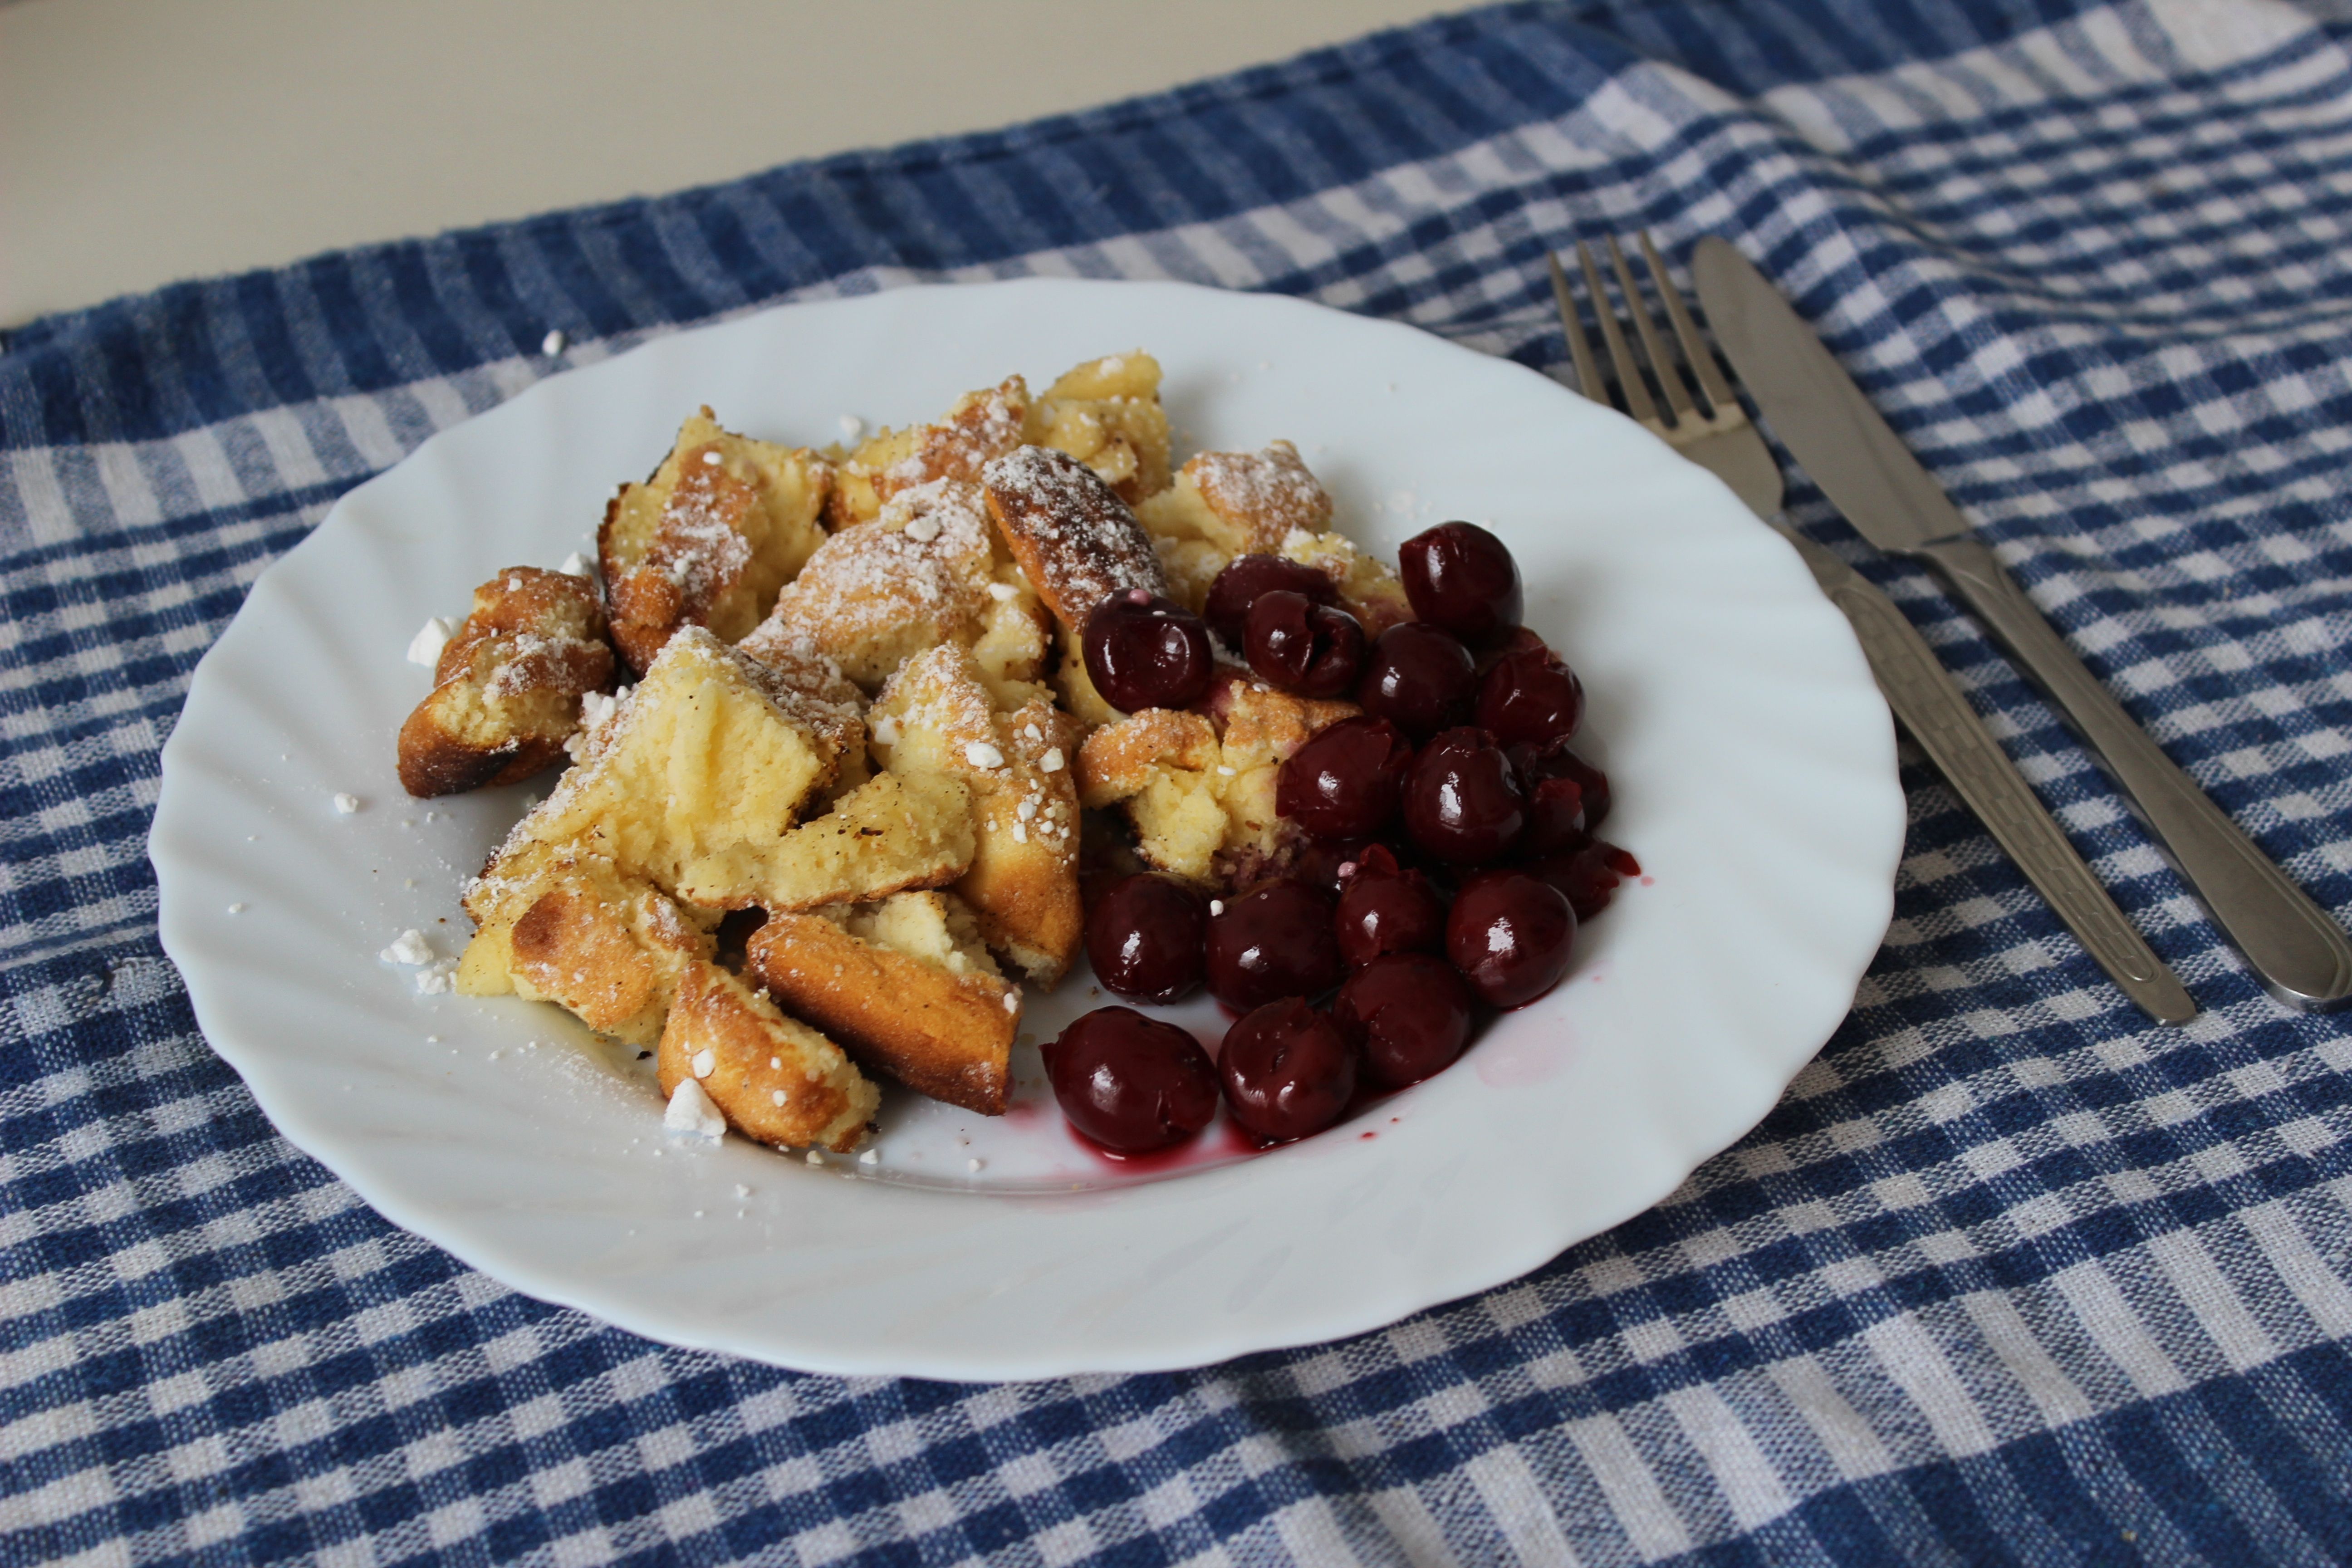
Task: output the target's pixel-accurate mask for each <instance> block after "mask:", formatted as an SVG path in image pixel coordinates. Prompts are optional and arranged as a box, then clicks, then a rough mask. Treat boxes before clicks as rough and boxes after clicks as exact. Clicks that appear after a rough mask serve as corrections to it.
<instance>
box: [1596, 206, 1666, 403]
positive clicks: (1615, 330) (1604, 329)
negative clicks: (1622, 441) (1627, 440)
mask: <svg viewBox="0 0 2352 1568" xmlns="http://www.w3.org/2000/svg"><path fill="white" fill-rule="evenodd" d="M1576 259H1577V262H1578V264H1579V265H1580V266H1581V267H1582V268H1584V286H1585V287H1586V288H1587V289H1591V292H1592V313H1593V314H1594V315H1596V316H1598V317H1600V318H1601V346H1602V347H1604V348H1605V349H1607V350H1608V351H1609V368H1610V370H1611V372H1612V374H1615V376H1616V377H1617V384H1618V385H1619V386H1621V387H1622V388H1624V392H1625V412H1627V413H1628V414H1631V415H1632V416H1633V417H1634V418H1636V419H1638V420H1640V421H1641V422H1642V423H1643V424H1644V425H1655V426H1661V427H1663V426H1664V423H1665V421H1664V420H1662V419H1660V418H1659V417H1658V405H1657V404H1656V403H1655V402H1654V401H1653V400H1652V398H1651V396H1650V389H1649V388H1648V387H1646V386H1644V385H1643V384H1642V367H1641V366H1640V365H1638V364H1635V363H1633V350H1632V349H1630V348H1628V347H1627V346H1626V343H1625V334H1624V332H1623V331H1621V330H1620V329H1619V327H1618V325H1617V312H1616V311H1615V310H1612V309H1611V308H1610V305H1609V289H1608V288H1607V287H1606V286H1605V285H1603V284H1602V283H1601V268H1599V267H1598V266H1596V265H1594V263H1593V260H1592V251H1591V247H1589V246H1587V245H1586V244H1585V243H1584V241H1582V240H1578V241H1577V242H1576Z"/></svg>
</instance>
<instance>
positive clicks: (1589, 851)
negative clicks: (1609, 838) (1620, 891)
mask: <svg viewBox="0 0 2352 1568" xmlns="http://www.w3.org/2000/svg"><path fill="white" fill-rule="evenodd" d="M1528 872H1529V873H1530V874H1531V875H1533V876H1538V877H1541V878H1542V879H1544V880H1545V881H1547V882H1549V883H1550V884H1551V885H1552V886H1553V887H1555V888H1557V889H1559V891H1560V894H1561V896H1562V897H1564V898H1566V899H1567V900H1568V907H1569V908H1570V909H1572V910H1575V911H1576V918H1577V919H1578V920H1579V921H1589V920H1591V918H1592V917H1593V916H1595V915H1597V914H1599V913H1600V912H1601V910H1605V909H1607V908H1608V907H1609V900H1611V899H1612V898H1614V897H1615V896H1616V893H1617V884H1618V883H1620V882H1622V881H1623V880H1624V879H1626V878H1628V877H1638V876H1640V875H1641V874H1642V863H1641V862H1640V861H1638V860H1636V859H1634V858H1633V856H1631V855H1629V854H1627V853H1626V852H1625V851H1624V850H1622V849H1620V848H1618V847H1617V846H1615V845H1614V844H1609V843H1604V842H1603V841H1601V839H1598V838H1593V839H1588V840H1587V841H1586V842H1584V843H1583V844H1581V845H1580V846H1578V847H1576V848H1574V849H1571V850H1569V851H1567V852H1565V853H1563V854H1559V855H1547V856H1545V857H1544V858H1542V859H1540V860H1537V861H1534V862H1532V863H1530V864H1529V865H1528Z"/></svg>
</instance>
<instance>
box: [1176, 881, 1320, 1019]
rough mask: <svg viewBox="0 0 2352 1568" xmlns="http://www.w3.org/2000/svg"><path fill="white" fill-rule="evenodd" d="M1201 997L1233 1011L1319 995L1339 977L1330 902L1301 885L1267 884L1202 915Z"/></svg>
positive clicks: (1242, 1010) (1246, 1010)
mask: <svg viewBox="0 0 2352 1568" xmlns="http://www.w3.org/2000/svg"><path fill="white" fill-rule="evenodd" d="M1208 960H1209V994H1211V995H1212V996H1214V997H1215V998H1216V999H1217V1000H1218V1001H1220V1002H1223V1004H1224V1005H1226V1006H1228V1007H1231V1008H1233V1009H1234V1011H1235V1012H1237V1013H1246V1012H1248V1011H1249V1010H1250V1009H1251V1008H1253V1007H1262V1006H1264V1005H1265V1004H1266V1003H1268V1002H1275V1001H1279V1000H1280V999H1281V998H1283V997H1285V996H1319V995H1321V994H1323V993H1324V992H1326V991H1328V990H1330V989H1331V987H1333V986H1334V985H1337V984H1339V982H1340V981H1341V980H1342V979H1343V978H1345V976H1346V975H1347V973H1348V966H1347V965H1346V964H1345V963H1342V962H1341V961H1340V958H1339V939H1338V938H1337V937H1336V936H1334V935H1333V934H1332V932H1331V900H1330V899H1329V898H1328V897H1326V896H1325V895H1324V894H1322V893H1320V892H1318V891H1317V890H1316V889H1313V888H1310V887H1308V886H1307V885H1306V884H1305V883H1303V882H1268V883H1266V884H1265V885H1264V886H1263V887H1259V888H1255V889H1251V890H1250V891H1248V892H1246V893H1244V894H1243V895H1242V896H1241V897H1239V898H1237V899H1229V900H1226V901H1225V906H1224V908H1223V910H1219V911H1218V912H1217V913H1215V914H1213V915H1211V916H1210V917H1209V941H1208Z"/></svg>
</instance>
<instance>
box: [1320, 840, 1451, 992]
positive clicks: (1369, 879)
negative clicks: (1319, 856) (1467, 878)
mask: <svg viewBox="0 0 2352 1568" xmlns="http://www.w3.org/2000/svg"><path fill="white" fill-rule="evenodd" d="M1331 929H1332V931H1333V932H1334V933H1335V934H1337V936H1338V937H1339V956H1340V957H1341V958H1344V959H1346V960H1347V961H1348V963H1349V967H1350V968H1361V967H1362V966H1363V965H1365V964H1367V963H1371V962H1372V961H1373V960H1374V959H1376V958H1380V957H1381V956H1383V955H1385V954H1388V953H1391V952H1444V951H1445V904H1444V900H1441V899H1440V898H1438V896H1437V893H1436V890H1435V889H1433V888H1431V887H1430V885H1429V879H1428V878H1426V877H1424V876H1423V875H1422V874H1421V873H1420V872H1419V871H1409V870H1405V869H1403V868H1401V867H1399V866H1398V865H1397V858H1396V856H1395V855H1394V854H1392V853H1391V851H1390V849H1389V847H1388V846H1387V845H1385V844H1375V845H1373V846H1372V847H1370V848H1369V849H1366V850H1365V851H1364V853H1363V858H1361V859H1360V860H1358V861H1357V862H1356V869H1355V873H1354V875H1352V876H1350V877H1349V878H1348V879H1346V881H1345V882H1344V884H1343V885H1342V886H1341V887H1340V889H1339V909H1338V910H1337V911H1336V912H1335V913H1334V914H1333V916H1332V918H1331Z"/></svg>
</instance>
